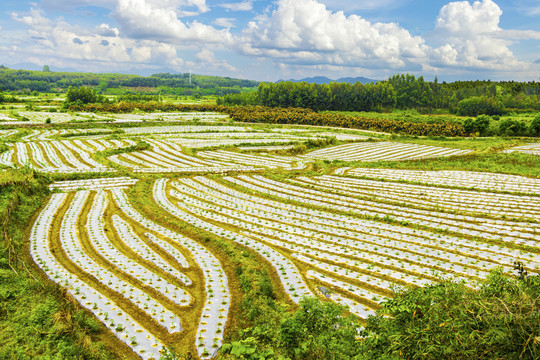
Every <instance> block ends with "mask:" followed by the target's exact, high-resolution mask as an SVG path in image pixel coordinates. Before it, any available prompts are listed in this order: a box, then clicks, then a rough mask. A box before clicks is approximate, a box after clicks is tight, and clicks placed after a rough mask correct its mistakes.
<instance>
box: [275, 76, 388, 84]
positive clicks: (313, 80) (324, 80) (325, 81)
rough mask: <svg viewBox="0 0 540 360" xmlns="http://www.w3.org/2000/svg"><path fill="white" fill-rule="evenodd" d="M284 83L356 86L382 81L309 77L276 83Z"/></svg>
mask: <svg viewBox="0 0 540 360" xmlns="http://www.w3.org/2000/svg"><path fill="white" fill-rule="evenodd" d="M284 81H291V82H303V81H305V82H307V83H309V84H319V85H320V84H328V83H331V82H332V81H335V82H338V83H343V82H345V83H350V84H354V83H356V82H360V83H362V84H368V83H370V82H379V81H380V80H373V79H368V78H365V77H344V78H340V79H337V80H332V79H330V78H328V77H326V76H314V77H307V78H304V79H300V80H295V79H290V80H278V81H276V82H277V83H279V82H284Z"/></svg>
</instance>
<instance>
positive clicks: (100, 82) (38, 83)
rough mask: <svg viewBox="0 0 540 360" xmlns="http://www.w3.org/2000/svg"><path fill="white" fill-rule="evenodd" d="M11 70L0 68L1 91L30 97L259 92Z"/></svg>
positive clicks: (175, 78) (157, 78)
mask: <svg viewBox="0 0 540 360" xmlns="http://www.w3.org/2000/svg"><path fill="white" fill-rule="evenodd" d="M44 70H48V71H30V70H11V69H8V68H6V67H2V68H0V89H2V90H4V91H14V92H20V93H24V94H30V93H32V92H33V91H39V92H66V91H67V89H68V88H69V87H74V88H76V87H81V86H86V87H91V88H93V89H95V90H96V92H97V93H101V94H107V95H127V94H146V95H160V94H167V95H176V96H177V95H184V96H193V95H199V96H206V95H225V94H233V93H241V92H243V91H246V90H248V89H253V88H256V87H257V85H258V84H259V83H258V82H257V81H251V80H243V79H234V78H229V77H219V76H205V75H190V74H189V73H184V74H169V73H160V74H154V75H152V76H146V77H144V76H137V75H125V74H93V73H66V72H54V71H50V69H49V68H47V69H44Z"/></svg>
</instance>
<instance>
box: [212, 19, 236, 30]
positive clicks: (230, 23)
mask: <svg viewBox="0 0 540 360" xmlns="http://www.w3.org/2000/svg"><path fill="white" fill-rule="evenodd" d="M235 21H236V19H234V18H217V19H216V20H214V23H213V24H214V25H217V26H221V27H224V28H233V27H236V26H235V25H234V22H235Z"/></svg>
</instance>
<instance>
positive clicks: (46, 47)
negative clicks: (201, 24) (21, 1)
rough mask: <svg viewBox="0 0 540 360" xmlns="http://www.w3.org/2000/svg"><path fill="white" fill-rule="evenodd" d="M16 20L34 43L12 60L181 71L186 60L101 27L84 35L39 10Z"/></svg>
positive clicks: (163, 46) (170, 49)
mask: <svg viewBox="0 0 540 360" xmlns="http://www.w3.org/2000/svg"><path fill="white" fill-rule="evenodd" d="M14 18H15V19H18V20H19V21H21V22H24V23H25V24H27V25H29V29H28V35H29V36H30V37H31V38H33V39H35V40H34V41H33V42H32V46H28V47H25V48H23V49H18V51H17V53H14V52H13V51H12V52H10V54H11V53H13V54H11V55H13V56H18V57H20V56H25V57H27V58H28V59H30V58H31V59H38V60H39V59H41V60H42V63H45V59H46V60H47V62H46V63H49V64H56V65H59V64H62V65H63V66H65V65H66V64H70V66H76V65H75V64H80V63H81V62H85V63H95V62H99V63H104V64H105V63H106V64H109V66H110V65H112V66H115V67H116V68H122V66H124V67H125V65H126V64H132V65H148V66H155V65H162V66H170V67H173V68H180V67H181V66H182V65H183V60H182V59H181V58H179V57H178V56H177V50H176V48H175V47H174V46H173V45H170V44H165V43H160V42H158V41H153V40H134V39H125V38H121V37H118V29H115V28H111V27H110V26H109V25H107V24H101V25H100V26H98V27H97V28H95V29H94V32H93V33H92V32H90V31H83V30H80V29H79V28H77V27H74V26H71V25H70V24H68V23H66V22H64V21H62V20H58V21H51V20H49V19H46V18H45V17H43V15H42V14H41V12H40V11H39V10H35V9H33V10H32V11H31V12H30V15H27V16H22V17H21V16H18V15H17V14H15V15H14Z"/></svg>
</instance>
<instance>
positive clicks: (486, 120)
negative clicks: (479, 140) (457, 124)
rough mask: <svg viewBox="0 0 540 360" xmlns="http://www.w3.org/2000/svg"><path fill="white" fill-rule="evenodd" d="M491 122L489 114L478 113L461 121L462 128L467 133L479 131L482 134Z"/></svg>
mask: <svg viewBox="0 0 540 360" xmlns="http://www.w3.org/2000/svg"><path fill="white" fill-rule="evenodd" d="M490 123H491V117H490V116H489V115H479V116H477V117H476V118H475V119H472V118H468V119H465V121H463V129H464V130H465V132H466V133H467V134H473V133H479V134H481V135H484V134H485V133H486V131H487V129H488V128H489V124H490Z"/></svg>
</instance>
